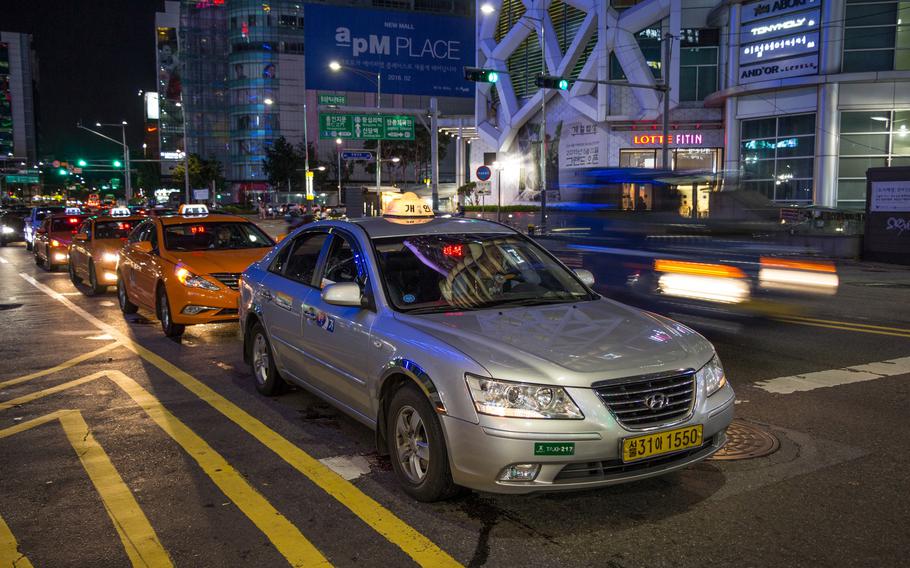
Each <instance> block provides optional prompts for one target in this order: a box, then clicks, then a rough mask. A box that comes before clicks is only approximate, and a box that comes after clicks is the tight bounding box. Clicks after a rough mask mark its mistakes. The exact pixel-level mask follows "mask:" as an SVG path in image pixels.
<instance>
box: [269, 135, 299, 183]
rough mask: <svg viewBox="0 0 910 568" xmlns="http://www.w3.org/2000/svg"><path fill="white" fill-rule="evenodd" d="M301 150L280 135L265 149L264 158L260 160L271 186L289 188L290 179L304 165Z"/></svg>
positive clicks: (297, 173)
mask: <svg viewBox="0 0 910 568" xmlns="http://www.w3.org/2000/svg"><path fill="white" fill-rule="evenodd" d="M302 154H303V153H302V152H300V151H299V150H298V149H296V148H294V145H293V144H291V143H290V142H288V141H287V139H286V138H285V137H284V136H281V137H280V138H278V139H277V140H275V142H273V143H272V145H271V146H269V147H268V148H266V150H265V159H264V160H263V161H262V163H263V170H264V171H265V175H266V176H268V178H269V183H270V184H272V186H273V187H276V188H280V187H286V188H287V190H288V191H290V190H291V180H292V179H294V176H297V175H299V172H298V171H297V170H299V169H302V168H303V165H304V161H303V157H302Z"/></svg>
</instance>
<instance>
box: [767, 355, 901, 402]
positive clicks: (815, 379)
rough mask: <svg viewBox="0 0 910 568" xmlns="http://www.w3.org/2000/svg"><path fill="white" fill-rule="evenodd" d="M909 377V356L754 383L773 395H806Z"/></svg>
mask: <svg viewBox="0 0 910 568" xmlns="http://www.w3.org/2000/svg"><path fill="white" fill-rule="evenodd" d="M907 374H910V357H901V358H899V359H889V360H887V361H878V362H874V363H866V364H863V365H853V366H850V367H843V368H841V369H829V370H826V371H817V372H814V373H804V374H802V375H792V376H789V377H778V378H776V379H768V380H765V381H757V382H755V383H753V384H754V386H756V387H758V388H760V389H762V390H765V391H768V392H770V393H775V394H792V393H794V392H806V391H811V390H815V389H821V388H828V387H836V386H838V385H847V384H851V383H860V382H864V381H874V380H875V379H883V378H885V377H893V376H896V375H907Z"/></svg>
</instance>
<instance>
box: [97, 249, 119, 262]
mask: <svg viewBox="0 0 910 568" xmlns="http://www.w3.org/2000/svg"><path fill="white" fill-rule="evenodd" d="M119 261H120V255H119V254H117V253H115V252H106V253H104V254H102V255H101V262H109V263H111V264H117V262H119Z"/></svg>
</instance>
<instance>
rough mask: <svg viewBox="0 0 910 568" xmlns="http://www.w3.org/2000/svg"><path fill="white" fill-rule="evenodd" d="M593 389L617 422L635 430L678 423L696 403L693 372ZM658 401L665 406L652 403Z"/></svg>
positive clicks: (595, 385)
mask: <svg viewBox="0 0 910 568" xmlns="http://www.w3.org/2000/svg"><path fill="white" fill-rule="evenodd" d="M593 386H594V392H596V393H597V396H599V397H600V399H601V400H602V401H603V402H604V404H606V405H607V408H609V409H610V412H612V413H613V416H614V417H615V418H616V420H617V421H619V423H620V424H622V425H623V426H625V427H627V428H630V429H633V430H640V429H644V428H651V427H654V426H665V425H667V424H670V423H672V422H676V421H678V420H680V419H681V418H684V417H686V416H688V415H689V413H690V412H691V411H692V406H693V404H694V401H695V372H694V371H686V372H680V373H674V374H671V375H666V374H664V375H654V376H650V377H643V378H640V379H635V380H631V381H626V382H619V383H616V382H612V381H610V382H604V383H596V384H594V385H593ZM655 398H657V399H658V401H661V402H663V404H660V405H655V404H653V403H654V399H655ZM649 403H651V405H650V406H649Z"/></svg>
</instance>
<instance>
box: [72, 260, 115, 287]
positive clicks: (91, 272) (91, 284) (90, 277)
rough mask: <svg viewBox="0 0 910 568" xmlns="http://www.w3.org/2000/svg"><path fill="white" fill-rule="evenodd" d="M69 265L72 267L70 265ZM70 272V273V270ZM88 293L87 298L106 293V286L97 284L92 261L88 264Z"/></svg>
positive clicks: (96, 275)
mask: <svg viewBox="0 0 910 568" xmlns="http://www.w3.org/2000/svg"><path fill="white" fill-rule="evenodd" d="M70 265H71V266H72V263H70ZM70 271H71V272H72V269H70ZM88 291H89V294H88V295H89V296H97V295H98V294H103V293H104V292H107V286H102V285H99V284H98V274H97V273H96V272H95V263H94V262H92V261H89V263H88Z"/></svg>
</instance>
